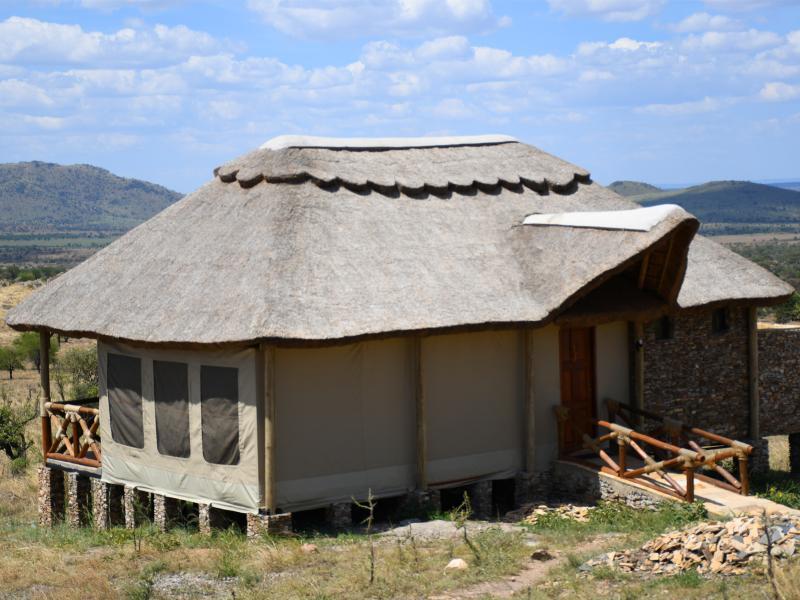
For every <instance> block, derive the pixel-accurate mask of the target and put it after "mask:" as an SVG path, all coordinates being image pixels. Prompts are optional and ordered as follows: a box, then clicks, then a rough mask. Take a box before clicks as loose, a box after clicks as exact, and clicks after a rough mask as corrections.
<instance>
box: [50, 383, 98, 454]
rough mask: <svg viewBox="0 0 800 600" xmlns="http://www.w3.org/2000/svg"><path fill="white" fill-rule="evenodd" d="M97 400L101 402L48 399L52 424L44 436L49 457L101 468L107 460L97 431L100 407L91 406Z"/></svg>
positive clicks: (88, 399) (93, 399) (89, 399)
mask: <svg viewBox="0 0 800 600" xmlns="http://www.w3.org/2000/svg"><path fill="white" fill-rule="evenodd" d="M94 402H97V398H86V399H83V400H77V401H75V402H74V403H71V404H62V403H59V402H45V404H44V408H45V410H46V411H47V416H48V417H49V424H48V425H47V426H46V431H44V432H43V436H42V447H43V448H45V458H51V459H54V460H61V461H64V462H69V463H73V464H78V465H84V466H87V467H95V468H99V467H100V465H101V464H102V460H103V454H102V450H101V447H100V436H99V435H98V433H97V429H98V428H99V427H100V409H98V408H94V407H92V406H87V404H92V403H94ZM43 427H44V424H43ZM53 430H55V434H53V433H52V432H53Z"/></svg>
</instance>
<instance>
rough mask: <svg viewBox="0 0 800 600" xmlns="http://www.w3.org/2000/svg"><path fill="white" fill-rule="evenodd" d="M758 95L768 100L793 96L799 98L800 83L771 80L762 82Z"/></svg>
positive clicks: (780, 99) (790, 98)
mask: <svg viewBox="0 0 800 600" xmlns="http://www.w3.org/2000/svg"><path fill="white" fill-rule="evenodd" d="M758 95H759V97H760V98H761V99H762V100H769V101H770V102H783V101H786V100H794V99H795V98H800V85H792V84H789V83H783V82H782V81H771V82H769V83H766V84H764V87H762V88H761V91H760V92H759V94H758Z"/></svg>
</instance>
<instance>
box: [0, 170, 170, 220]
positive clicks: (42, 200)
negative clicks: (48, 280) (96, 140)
mask: <svg viewBox="0 0 800 600" xmlns="http://www.w3.org/2000/svg"><path fill="white" fill-rule="evenodd" d="M180 197H181V194H179V193H177V192H173V191H172V190H168V189H167V188H165V187H162V186H160V185H156V184H153V183H148V182H146V181H140V180H137V179H126V178H123V177H118V176H117V175H114V174H113V173H110V172H108V171H106V170H105V169H100V168H98V167H93V166H91V165H56V164H52V163H44V162H38V161H36V162H22V163H5V164H0V233H8V234H12V233H13V234H54V233H64V234H71V235H74V234H77V233H83V234H90V235H98V234H110V235H115V234H117V235H118V234H120V233H123V232H125V231H127V230H129V229H131V228H132V227H135V226H136V225H138V224H139V223H141V222H142V221H145V220H146V219H148V218H150V217H151V216H153V215H154V214H156V213H157V212H159V211H161V210H163V209H164V208H166V207H167V206H169V205H170V204H172V203H173V202H175V201H176V200H177V199H178V198H180Z"/></svg>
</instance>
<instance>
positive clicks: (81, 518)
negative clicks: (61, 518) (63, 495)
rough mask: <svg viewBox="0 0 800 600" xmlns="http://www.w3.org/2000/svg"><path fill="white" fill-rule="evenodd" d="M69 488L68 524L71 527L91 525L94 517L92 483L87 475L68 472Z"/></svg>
mask: <svg viewBox="0 0 800 600" xmlns="http://www.w3.org/2000/svg"><path fill="white" fill-rule="evenodd" d="M66 479H67V482H68V484H69V485H68V486H67V524H68V525H69V526H70V527H76V528H77V527H85V526H87V525H89V523H90V521H91V515H92V506H91V481H90V478H89V477H88V476H87V475H84V474H82V473H77V472H75V471H68V472H67V473H66Z"/></svg>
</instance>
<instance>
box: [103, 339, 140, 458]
mask: <svg viewBox="0 0 800 600" xmlns="http://www.w3.org/2000/svg"><path fill="white" fill-rule="evenodd" d="M106 368H107V381H108V408H109V417H110V418H111V439H113V440H114V441H115V442H117V443H118V444H124V445H125V446H132V447H133V448H144V430H143V428H142V361H141V360H140V359H138V358H134V357H132V356H122V355H121V354H109V355H108V357H107V367H106Z"/></svg>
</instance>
